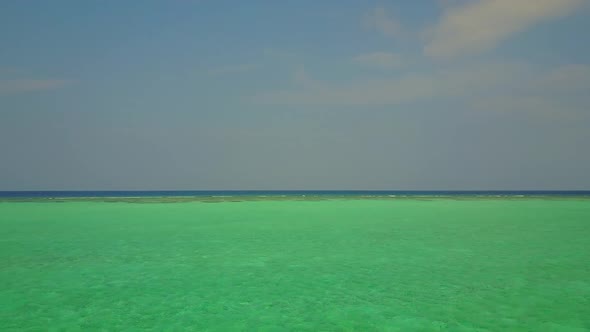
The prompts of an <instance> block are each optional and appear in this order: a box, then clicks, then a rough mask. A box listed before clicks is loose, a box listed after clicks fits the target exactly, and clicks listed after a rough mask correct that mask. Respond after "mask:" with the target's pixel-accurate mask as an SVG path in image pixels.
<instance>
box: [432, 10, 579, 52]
mask: <svg viewBox="0 0 590 332" xmlns="http://www.w3.org/2000/svg"><path fill="white" fill-rule="evenodd" d="M460 3H461V5H455V6H451V7H449V8H447V9H446V10H445V13H444V14H443V17H442V19H441V21H440V22H439V23H438V24H436V25H435V26H434V27H433V29H432V31H430V33H429V35H430V38H429V39H430V40H429V42H428V44H427V45H426V47H425V50H424V51H425V53H426V54H427V55H429V56H433V57H450V56H456V55H462V54H473V53H479V52H483V51H486V50H489V49H491V48H493V47H494V46H496V45H497V44H498V43H500V42H501V41H503V40H505V39H507V38H509V37H510V36H511V35H513V34H515V33H518V32H521V31H524V30H526V29H527V28H529V27H531V26H533V25H535V24H537V23H540V22H543V21H546V20H550V19H555V18H559V17H561V16H565V15H568V14H570V13H572V12H573V11H575V10H576V9H578V8H580V7H581V6H583V5H584V4H587V1H586V0H476V1H470V2H460Z"/></svg>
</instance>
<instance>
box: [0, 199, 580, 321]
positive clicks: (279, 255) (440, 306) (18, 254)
mask: <svg viewBox="0 0 590 332" xmlns="http://www.w3.org/2000/svg"><path fill="white" fill-rule="evenodd" d="M0 330H2V331H46V330H55V331H58V330H59V331H79V330H104V331H133V330H151V331H181V330H194V331H589V330H590V200H589V199H588V198H584V197H570V198H567V197H536V198H530V197H499V198H496V197H479V198H476V197H438V198H433V197H430V198H429V197H401V198H400V197H352V196H351V197H289V196H286V197H283V196H276V197H254V198H253V197H238V198H236V197H221V198H219V197H218V198H212V197H167V198H166V197H164V198H161V197H151V198H150V197H148V198H146V197H144V198H135V199H132V198H128V199H125V198H104V197H103V198H80V197H79V198H61V199H56V198H54V199H47V198H46V199H43V198H36V199H4V200H3V201H1V202H0Z"/></svg>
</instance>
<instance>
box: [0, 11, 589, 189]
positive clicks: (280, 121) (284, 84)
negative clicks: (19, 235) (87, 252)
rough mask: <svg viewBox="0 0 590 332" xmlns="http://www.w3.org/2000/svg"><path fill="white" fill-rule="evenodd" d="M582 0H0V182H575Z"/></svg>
mask: <svg viewBox="0 0 590 332" xmlns="http://www.w3.org/2000/svg"><path fill="white" fill-rule="evenodd" d="M588 31H590V1H588V0H422V1H405V0H398V1H394V0H389V1H387V0H382V1H360V0H357V1H352V0H338V1H336V0H324V1H318V0H299V1H277V0H265V1H262V0H251V1H235V0H234V1H229V0H161V1H154V0H143V1H119V0H100V1H99V0H86V1H79V0H53V1H32V0H2V1H0V190H228V189H242V190H281V189H282V190H286V189H299V190H317V189H332V190H347V189H348V190H353V189H366V190H486V189H487V190H519V189H520V190H584V189H586V190H588V189H590V42H589V39H588V33H587V32H588Z"/></svg>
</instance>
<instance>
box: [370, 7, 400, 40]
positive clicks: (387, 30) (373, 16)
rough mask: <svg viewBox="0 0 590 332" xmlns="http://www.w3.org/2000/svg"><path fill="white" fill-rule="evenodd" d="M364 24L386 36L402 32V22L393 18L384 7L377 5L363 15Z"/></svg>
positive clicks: (397, 34)
mask: <svg viewBox="0 0 590 332" xmlns="http://www.w3.org/2000/svg"><path fill="white" fill-rule="evenodd" d="M362 24H363V25H364V26H365V27H366V28H368V29H374V30H377V31H379V32H381V33H382V34H384V35H386V36H392V37H393V36H399V35H400V34H401V33H402V27H401V24H400V23H399V22H398V21H397V20H396V19H395V18H393V17H392V16H391V15H389V13H388V12H387V10H386V9H385V8H384V7H380V6H377V7H375V8H373V9H371V10H370V11H369V12H367V13H366V14H365V15H363V18H362Z"/></svg>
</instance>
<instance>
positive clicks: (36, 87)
mask: <svg viewBox="0 0 590 332" xmlns="http://www.w3.org/2000/svg"><path fill="white" fill-rule="evenodd" d="M70 82H71V81H69V80H59V79H8V80H2V79H0V93H2V94H12V93H21V92H30V91H43V90H54V89H59V88H61V87H63V86H65V85H67V84H68V83H70Z"/></svg>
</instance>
